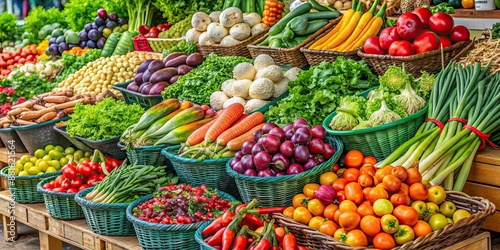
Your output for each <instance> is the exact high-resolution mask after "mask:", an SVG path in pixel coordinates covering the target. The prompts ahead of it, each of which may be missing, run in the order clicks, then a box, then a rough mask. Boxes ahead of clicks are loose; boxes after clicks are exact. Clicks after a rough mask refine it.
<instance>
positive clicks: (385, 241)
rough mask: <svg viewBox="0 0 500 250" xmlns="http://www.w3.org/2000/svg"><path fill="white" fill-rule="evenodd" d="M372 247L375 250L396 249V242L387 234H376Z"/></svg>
mask: <svg viewBox="0 0 500 250" xmlns="http://www.w3.org/2000/svg"><path fill="white" fill-rule="evenodd" d="M373 246H374V247H375V248H377V249H382V250H388V249H393V248H395V247H396V242H395V241H394V238H392V235H390V234H388V233H378V234H377V235H375V237H373Z"/></svg>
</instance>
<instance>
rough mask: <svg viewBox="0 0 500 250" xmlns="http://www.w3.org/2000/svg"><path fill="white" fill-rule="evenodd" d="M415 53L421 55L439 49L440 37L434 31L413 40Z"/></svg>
mask: <svg viewBox="0 0 500 250" xmlns="http://www.w3.org/2000/svg"><path fill="white" fill-rule="evenodd" d="M413 47H414V48H415V53H417V54H421V53H425V52H428V51H431V50H436V49H438V48H439V37H438V36H437V35H436V34H434V33H433V32H432V31H425V32H423V33H422V34H421V35H419V36H417V38H415V40H413Z"/></svg>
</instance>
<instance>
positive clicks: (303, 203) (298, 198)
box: [292, 194, 308, 208]
mask: <svg viewBox="0 0 500 250" xmlns="http://www.w3.org/2000/svg"><path fill="white" fill-rule="evenodd" d="M307 200H308V198H307V197H306V196H305V195H304V194H296V195H295V196H294V197H293V199H292V205H293V206H294V207H295V208H297V207H307Z"/></svg>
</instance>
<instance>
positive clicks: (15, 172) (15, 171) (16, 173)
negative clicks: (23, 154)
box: [14, 168, 22, 175]
mask: <svg viewBox="0 0 500 250" xmlns="http://www.w3.org/2000/svg"><path fill="white" fill-rule="evenodd" d="M21 170H22V169H21ZM21 170H20V169H19V168H16V169H15V170H14V174H15V175H19V173H21Z"/></svg>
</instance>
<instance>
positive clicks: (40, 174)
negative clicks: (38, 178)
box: [36, 172, 45, 175]
mask: <svg viewBox="0 0 500 250" xmlns="http://www.w3.org/2000/svg"><path fill="white" fill-rule="evenodd" d="M41 174H45V173H44V172H40V173H38V174H36V175H41Z"/></svg>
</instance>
